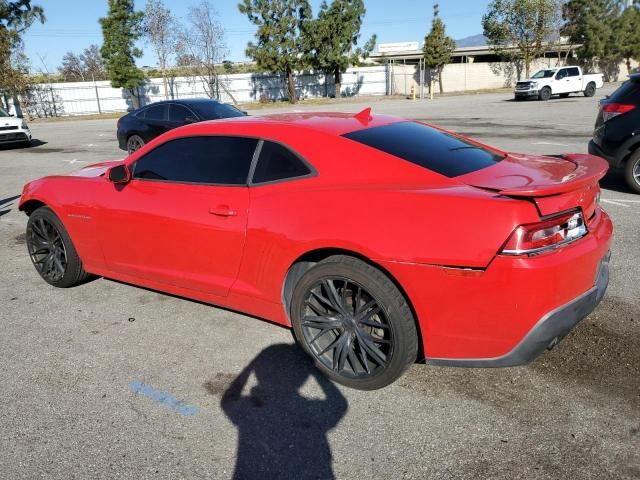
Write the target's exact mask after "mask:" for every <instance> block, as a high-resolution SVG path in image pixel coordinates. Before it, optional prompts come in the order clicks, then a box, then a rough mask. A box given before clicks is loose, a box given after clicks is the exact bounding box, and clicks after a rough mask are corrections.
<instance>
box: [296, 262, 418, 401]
mask: <svg viewBox="0 0 640 480" xmlns="http://www.w3.org/2000/svg"><path fill="white" fill-rule="evenodd" d="M290 312H291V320H292V324H293V330H294V337H295V338H296V340H297V341H298V343H300V345H301V346H302V348H303V349H304V350H305V351H306V352H307V353H308V354H309V355H310V356H311V357H312V358H313V359H314V361H315V363H316V366H317V367H318V368H319V369H320V370H321V371H322V372H323V373H324V374H325V375H326V376H328V377H329V378H331V379H333V380H335V381H336V382H338V383H342V384H343V385H346V386H348V387H352V388H357V389H361V390H374V389H377V388H382V387H385V386H387V385H389V384H390V383H392V382H393V381H395V380H396V379H398V378H399V377H400V376H401V375H402V373H403V372H404V371H405V370H406V369H407V368H408V367H409V365H411V363H413V362H414V361H415V359H416V355H417V351H418V334H417V329H416V324H415V321H414V318H413V314H412V313H411V309H410V308H409V306H408V304H407V302H406V300H405V298H404V296H403V295H402V293H401V292H400V291H399V290H398V288H397V287H396V286H395V284H394V283H393V282H392V281H391V280H390V279H389V277H387V276H386V275H385V274H384V273H383V272H381V271H380V270H378V269H377V268H375V267H374V266H373V265H370V264H368V263H366V262H364V261H362V260H359V259H357V258H354V257H350V256H346V255H335V256H332V257H329V258H327V259H325V260H323V261H321V262H319V263H317V264H315V265H314V266H312V267H311V268H310V269H309V270H307V271H306V272H305V274H304V275H303V276H302V277H301V278H300V280H299V281H298V283H297V284H296V286H295V287H294V291H293V295H292V299H291V309H290Z"/></svg>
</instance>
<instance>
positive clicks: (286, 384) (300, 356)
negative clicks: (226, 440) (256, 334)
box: [221, 344, 348, 480]
mask: <svg viewBox="0 0 640 480" xmlns="http://www.w3.org/2000/svg"><path fill="white" fill-rule="evenodd" d="M252 374H253V376H254V378H255V382H257V383H256V384H255V385H254V386H252V387H251V388H250V390H249V392H248V394H243V390H244V389H245V388H247V387H248V385H249V383H253V381H251V382H250V378H251V376H252ZM308 378H313V379H315V381H316V383H317V385H318V386H319V387H320V389H321V390H322V393H323V395H324V398H318V399H316V398H314V399H311V398H307V397H305V396H303V395H302V394H301V393H300V389H301V387H302V386H303V385H304V384H305V382H306V381H307V379H308ZM221 407H222V409H223V411H224V412H225V414H226V415H227V417H228V418H229V419H230V420H231V421H232V422H233V423H234V424H235V425H236V427H237V428H238V451H237V458H236V466H235V471H234V475H233V478H234V479H238V480H240V479H242V480H244V479H253V478H261V479H267V478H296V479H307V478H308V479H311V478H313V479H331V478H334V473H333V468H332V455H331V448H330V447H329V442H328V439H327V433H328V431H329V430H331V429H332V428H334V427H335V426H336V425H337V424H338V423H339V422H340V420H341V419H342V417H343V416H344V415H345V413H346V412H347V409H348V404H347V400H346V399H345V398H344V396H343V395H342V394H341V393H340V391H339V390H338V389H337V388H336V386H335V385H334V384H333V383H331V382H330V381H329V380H328V379H327V378H325V377H324V376H322V375H321V374H320V372H318V371H317V369H316V368H315V367H314V366H313V364H312V362H311V361H310V359H309V358H308V357H307V356H306V355H305V354H304V353H303V352H302V351H301V350H300V349H299V348H298V347H297V346H295V345H287V344H278V345H273V346H270V347H268V348H266V349H264V350H263V351H262V352H260V354H259V355H258V356H257V357H256V358H255V359H254V360H253V361H252V362H251V363H250V364H249V365H248V366H247V367H246V368H245V369H244V370H243V371H242V372H241V373H240V374H239V375H238V376H237V377H236V378H235V379H234V380H233V382H232V383H231V384H230V385H229V387H228V388H227V390H226V391H225V392H224V393H223V395H222V399H221Z"/></svg>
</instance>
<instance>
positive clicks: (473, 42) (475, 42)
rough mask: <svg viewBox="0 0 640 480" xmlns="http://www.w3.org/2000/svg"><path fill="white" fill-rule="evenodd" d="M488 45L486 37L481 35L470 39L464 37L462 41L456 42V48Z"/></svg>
mask: <svg viewBox="0 0 640 480" xmlns="http://www.w3.org/2000/svg"><path fill="white" fill-rule="evenodd" d="M486 44H487V39H486V37H485V36H484V35H482V34H481V33H479V34H478V35H472V36H470V37H464V38H461V39H460V40H456V47H458V48H464V47H484V46H485V45H486Z"/></svg>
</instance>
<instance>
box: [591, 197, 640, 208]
mask: <svg viewBox="0 0 640 480" xmlns="http://www.w3.org/2000/svg"><path fill="white" fill-rule="evenodd" d="M600 201H601V202H602V203H606V204H608V205H617V206H619V207H625V208H629V207H631V206H632V205H627V204H628V203H634V204H636V203H640V200H627V199H621V198H616V199H615V200H611V199H609V198H603V199H601V200H600Z"/></svg>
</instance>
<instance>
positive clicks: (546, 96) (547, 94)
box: [538, 87, 551, 102]
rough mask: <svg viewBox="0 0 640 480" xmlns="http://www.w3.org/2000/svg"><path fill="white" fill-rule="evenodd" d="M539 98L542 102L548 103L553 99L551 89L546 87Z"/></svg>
mask: <svg viewBox="0 0 640 480" xmlns="http://www.w3.org/2000/svg"><path fill="white" fill-rule="evenodd" d="M538 97H539V98H540V100H542V101H544V102H546V101H547V100H549V99H550V98H551V89H550V88H549V87H544V88H543V89H542V90H540V93H539V94H538Z"/></svg>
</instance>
